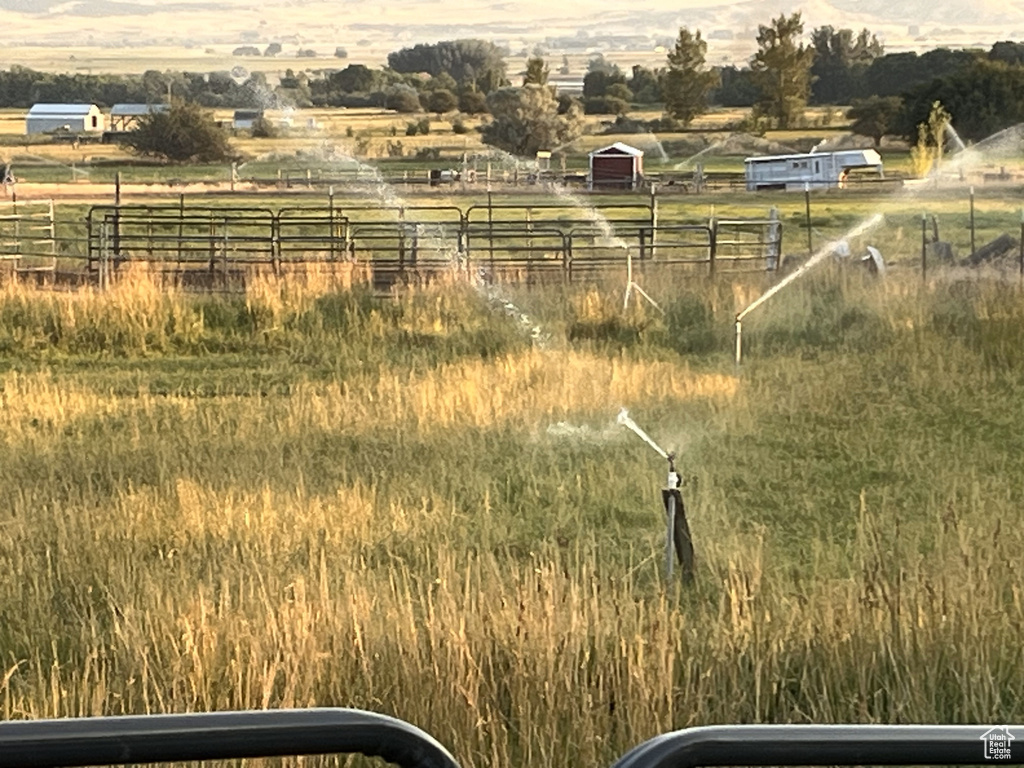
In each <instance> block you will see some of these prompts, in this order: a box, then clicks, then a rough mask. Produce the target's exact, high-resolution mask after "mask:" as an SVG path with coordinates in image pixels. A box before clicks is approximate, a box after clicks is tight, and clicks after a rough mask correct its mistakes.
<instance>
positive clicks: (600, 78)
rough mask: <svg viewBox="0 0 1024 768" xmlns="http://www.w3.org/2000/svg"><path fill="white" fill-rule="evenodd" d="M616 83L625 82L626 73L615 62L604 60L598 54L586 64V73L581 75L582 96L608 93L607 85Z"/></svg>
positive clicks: (586, 97)
mask: <svg viewBox="0 0 1024 768" xmlns="http://www.w3.org/2000/svg"><path fill="white" fill-rule="evenodd" d="M616 83H621V84H622V85H625V84H626V75H625V74H623V72H622V70H621V69H619V67H618V65H617V64H612V63H611V62H608V61H605V58H604V56H601V55H600V54H598V55H597V56H594V57H593V58H591V59H590V61H589V62H588V64H587V73H586V74H585V75H584V76H583V98H584V99H593V98H598V97H601V96H606V95H607V94H608V87H609V86H612V85H615V84H616Z"/></svg>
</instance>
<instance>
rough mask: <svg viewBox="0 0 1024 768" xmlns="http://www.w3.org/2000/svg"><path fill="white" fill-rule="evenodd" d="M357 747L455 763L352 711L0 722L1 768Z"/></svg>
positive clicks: (432, 745)
mask: <svg viewBox="0 0 1024 768" xmlns="http://www.w3.org/2000/svg"><path fill="white" fill-rule="evenodd" d="M342 753H345V754H351V753H358V754H363V755H367V756H370V757H381V758H383V759H385V760H387V761H388V762H391V763H396V764H397V765H399V766H401V767H402V768H459V765H458V763H457V762H455V759H454V758H453V757H452V756H451V754H449V752H448V751H447V750H446V749H445V748H444V747H443V746H441V744H439V743H438V742H437V741H436V740H435V739H434V738H432V737H431V736H430V735H428V734H427V733H425V732H423V731H422V730H420V729H419V728H416V727H415V726H413V725H410V724H409V723H406V722H404V721H402V720H397V719H395V718H392V717H387V716H385V715H378V714H374V713H372V712H364V711H361V710H357V709H298V710H266V711H260V712H207V713H200V714H187V715H147V716H128V717H96V718H76V719H67V720H34V721H20V722H6V723H0V768H55V767H56V766H85V765H115V764H127V763H155V762H172V761H174V762H177V761H185V760H220V759H231V758H244V757H279V756H285V755H320V754H342Z"/></svg>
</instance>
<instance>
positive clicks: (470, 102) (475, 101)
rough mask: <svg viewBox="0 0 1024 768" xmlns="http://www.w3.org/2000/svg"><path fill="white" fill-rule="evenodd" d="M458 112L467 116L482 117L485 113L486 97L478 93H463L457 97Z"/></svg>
mask: <svg viewBox="0 0 1024 768" xmlns="http://www.w3.org/2000/svg"><path fill="white" fill-rule="evenodd" d="M459 111H460V112H465V113H466V114H467V115H482V114H483V113H484V112H486V111H487V97H486V96H485V95H484V94H482V93H480V91H463V92H462V94H460V95H459Z"/></svg>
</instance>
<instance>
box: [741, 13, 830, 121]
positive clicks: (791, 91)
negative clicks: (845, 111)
mask: <svg viewBox="0 0 1024 768" xmlns="http://www.w3.org/2000/svg"><path fill="white" fill-rule="evenodd" d="M803 32H804V23H803V21H802V20H801V18H800V14H799V13H794V14H793V15H792V16H789V17H787V16H786V15H785V14H782V15H780V16H779V18H777V19H772V22H771V24H770V25H769V26H767V27H766V26H764V25H761V26H759V27H758V33H757V45H758V50H757V53H755V54H754V58H753V59H752V60H751V62H750V69H751V72H752V74H753V77H754V83H755V84H756V85H757V87H758V91H759V92H760V98H759V99H758V101H757V103H756V104H755V105H754V111H755V114H756V115H758V116H764V117H768V118H771V119H773V120H775V121H776V123H777V124H778V126H779V128H789V127H790V126H791V125H794V124H795V123H796V120H797V119H798V118H800V117H802V116H803V111H804V107H806V106H807V98H808V97H809V96H810V92H811V65H812V64H813V63H814V49H813V48H809V47H807V46H805V45H803V43H799V42H798V41H799V39H800V35H802V34H803Z"/></svg>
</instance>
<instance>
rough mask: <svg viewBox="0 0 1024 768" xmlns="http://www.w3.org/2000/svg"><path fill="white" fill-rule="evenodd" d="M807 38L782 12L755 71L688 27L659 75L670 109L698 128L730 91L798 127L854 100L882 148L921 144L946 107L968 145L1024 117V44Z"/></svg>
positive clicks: (825, 31) (827, 33) (758, 114)
mask: <svg viewBox="0 0 1024 768" xmlns="http://www.w3.org/2000/svg"><path fill="white" fill-rule="evenodd" d="M803 32H804V27H803V22H802V20H801V18H800V14H799V13H796V14H793V15H792V16H785V15H782V16H780V17H778V18H777V19H773V20H772V22H771V24H769V25H766V26H761V27H760V28H759V30H758V36H757V44H758V49H757V52H756V53H755V54H754V56H753V57H752V59H751V60H750V64H749V66H748V67H747V68H744V69H735V68H728V69H725V70H713V69H709V68H708V67H706V65H705V54H706V51H707V46H706V43H705V42H704V41H703V40H702V39H701V36H700V32H697V33H696V34H692V33H691V32H690V31H689V30H687V29H685V28H684V29H681V30H680V32H679V37H678V39H677V41H676V45H675V48H674V50H673V51H671V52H670V53H669V55H668V62H667V63H668V66H667V68H666V69H665V70H662V71H661V72H659V73H657V81H658V83H659V84H660V87H661V94H662V98H663V102H664V105H665V110H666V113H667V114H669V115H670V116H671V117H672V118H674V119H676V120H678V121H681V122H683V123H688V122H690V121H691V120H692V119H693V118H694V117H696V116H697V115H699V114H701V113H703V112H704V111H706V110H707V109H708V107H709V105H710V104H711V103H713V102H714V101H715V100H716V97H717V98H718V100H719V102H721V101H722V95H723V93H727V94H728V97H729V99H730V100H732V102H733V103H732V105H737V106H738V105H742V106H751V107H753V108H754V116H755V118H756V119H761V120H763V121H766V122H767V123H769V124H771V125H775V126H777V127H779V128H788V127H791V126H793V125H795V124H797V123H798V122H799V120H800V118H801V117H802V115H803V113H804V109H805V108H806V107H807V105H808V104H832V105H850V104H852V108H851V109H850V111H849V112H848V116H849V117H850V118H852V119H853V120H854V123H853V129H854V131H855V132H857V133H860V134H862V135H865V136H870V137H872V138H873V139H874V140H875V142H876V143H878V142H879V141H880V140H881V138H882V137H883V136H886V135H890V134H895V135H901V136H904V137H906V138H907V139H909V140H910V141H911V142H913V141H915V140H916V139H917V134H918V126H919V125H921V124H922V123H924V122H927V120H928V118H929V114H930V113H931V112H932V110H933V107H934V104H935V103H936V102H940V103H941V104H942V105H944V106H945V108H946V109H948V110H949V111H950V112H951V113H952V114H953V115H955V116H956V122H957V130H958V132H959V133H960V135H961V136H962V137H963V138H965V139H974V140H977V139H981V138H984V137H985V136H989V135H991V134H992V133H994V132H996V131H998V130H1001V129H1003V128H1006V127H1008V126H1010V125H1015V124H1017V123H1019V122H1021V121H1022V120H1024V44H1021V43H1014V42H1000V43H996V44H995V45H993V46H992V48H991V49H990V50H989V51H987V52H986V51H984V50H958V51H951V50H946V49H937V50H933V51H929V52H927V53H924V54H921V55H918V54H916V53H898V54H888V55H887V54H885V52H884V50H883V47H882V45H881V43H880V42H879V41H878V39H877V38H876V37H875V36H874V35H872V34H871V33H870V32H869V31H868V30H863V31H861V32H860V33H859V34H856V35H855V34H854V33H853V31H852V30H848V29H840V30H836V29H834V28H833V27H828V26H826V27H820V28H818V29H815V30H814V31H813V32H812V34H811V44H810V45H806V44H804V43H803V42H801V39H802V36H803ZM716 91H717V93H716Z"/></svg>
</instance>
